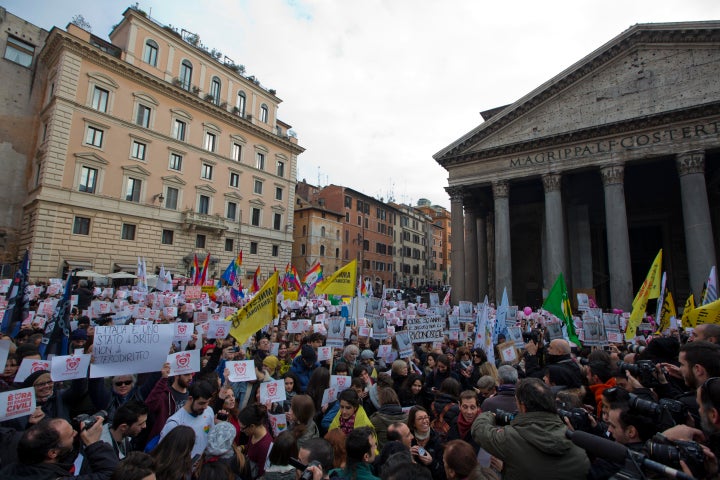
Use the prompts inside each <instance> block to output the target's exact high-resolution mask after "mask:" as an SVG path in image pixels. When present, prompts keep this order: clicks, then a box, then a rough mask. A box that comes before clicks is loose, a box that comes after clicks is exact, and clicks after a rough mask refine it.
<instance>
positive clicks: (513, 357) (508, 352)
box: [497, 342, 518, 363]
mask: <svg viewBox="0 0 720 480" xmlns="http://www.w3.org/2000/svg"><path fill="white" fill-rule="evenodd" d="M497 347H498V351H499V352H500V358H502V361H503V362H509V363H516V362H517V359H518V355H517V349H516V347H515V342H505V343H501V344H499V345H498V346H497Z"/></svg>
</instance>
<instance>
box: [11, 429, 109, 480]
mask: <svg viewBox="0 0 720 480" xmlns="http://www.w3.org/2000/svg"><path fill="white" fill-rule="evenodd" d="M102 429H103V419H102V417H96V421H95V423H94V424H93V425H92V426H89V427H87V428H86V427H85V425H84V424H83V425H81V426H80V440H81V442H82V444H83V445H84V449H83V451H82V457H83V458H82V460H84V461H85V462H86V463H87V466H88V467H89V470H90V471H91V473H87V474H80V475H75V474H74V470H75V468H76V465H77V464H79V463H80V461H79V460H80V459H79V458H77V457H78V450H77V449H76V447H75V445H76V438H75V437H76V436H77V435H78V433H77V432H76V431H75V430H74V429H73V427H72V426H71V425H70V423H68V421H67V420H64V419H62V418H53V419H50V420H45V421H42V422H40V423H38V424H37V425H33V426H32V427H30V428H29V429H27V430H25V432H24V433H23V435H22V438H21V439H20V443H19V444H18V462H17V463H13V464H10V465H8V466H6V467H5V468H4V469H3V470H2V471H0V478H2V479H3V480H55V479H58V478H73V477H74V478H76V479H78V480H106V479H109V478H110V476H111V475H112V474H113V471H114V470H115V467H116V466H117V464H118V458H117V456H116V455H115V452H113V449H112V447H110V445H108V444H107V443H105V442H103V441H101V440H100V436H101V435H102Z"/></svg>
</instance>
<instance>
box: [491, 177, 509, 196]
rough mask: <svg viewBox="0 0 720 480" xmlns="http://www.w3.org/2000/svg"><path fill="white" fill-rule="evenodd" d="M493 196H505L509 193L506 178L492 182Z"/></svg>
mask: <svg viewBox="0 0 720 480" xmlns="http://www.w3.org/2000/svg"><path fill="white" fill-rule="evenodd" d="M492 190H493V196H494V197H495V198H507V196H508V195H509V194H510V182H508V181H507V180H499V181H497V182H493V184H492Z"/></svg>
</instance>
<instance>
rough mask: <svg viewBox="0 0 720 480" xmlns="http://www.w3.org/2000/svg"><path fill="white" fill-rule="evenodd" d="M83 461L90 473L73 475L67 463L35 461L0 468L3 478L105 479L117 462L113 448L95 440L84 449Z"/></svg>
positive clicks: (10, 479) (26, 479)
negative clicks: (88, 467)
mask: <svg viewBox="0 0 720 480" xmlns="http://www.w3.org/2000/svg"><path fill="white" fill-rule="evenodd" d="M83 455H84V456H85V460H84V462H85V463H88V464H89V466H90V469H91V470H92V473H88V474H80V475H78V476H74V475H73V474H72V473H70V470H69V468H68V466H67V465H61V464H59V463H37V464H35V465H25V464H23V463H13V464H10V465H8V466H6V467H5V468H3V469H2V470H0V478H2V479H3V480H55V479H58V478H67V479H68V480H70V479H76V480H107V479H108V478H110V476H111V475H112V474H113V471H115V467H117V464H118V462H119V460H118V457H117V455H115V451H114V450H113V448H112V447H111V446H110V445H108V444H107V443H105V442H101V441H98V442H95V443H93V444H91V445H89V446H88V447H87V448H85V449H84V451H83Z"/></svg>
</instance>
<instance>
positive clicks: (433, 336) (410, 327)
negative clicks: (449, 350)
mask: <svg viewBox="0 0 720 480" xmlns="http://www.w3.org/2000/svg"><path fill="white" fill-rule="evenodd" d="M406 326H407V331H408V333H409V334H410V341H411V342H412V343H426V342H442V341H443V330H445V320H444V319H442V318H440V317H437V316H431V317H416V318H408V319H407V323H406Z"/></svg>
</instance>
